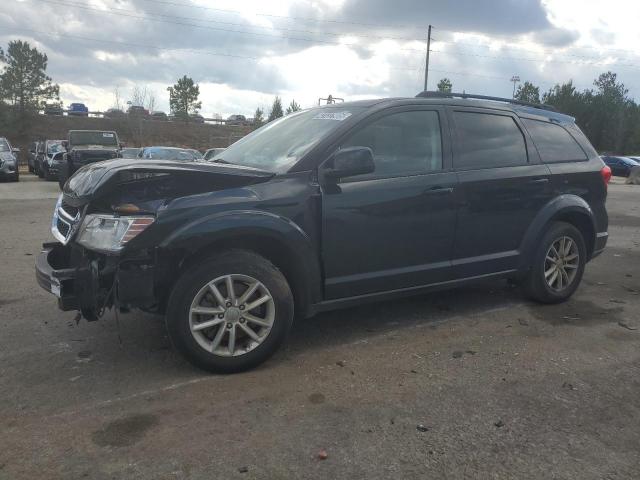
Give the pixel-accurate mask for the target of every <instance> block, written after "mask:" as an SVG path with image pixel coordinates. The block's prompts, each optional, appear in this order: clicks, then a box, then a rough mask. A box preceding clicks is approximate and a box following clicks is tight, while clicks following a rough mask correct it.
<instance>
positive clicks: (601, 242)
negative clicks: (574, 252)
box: [591, 232, 609, 258]
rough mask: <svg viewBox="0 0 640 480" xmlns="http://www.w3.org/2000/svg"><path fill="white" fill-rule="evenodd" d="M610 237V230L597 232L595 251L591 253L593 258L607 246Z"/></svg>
mask: <svg viewBox="0 0 640 480" xmlns="http://www.w3.org/2000/svg"><path fill="white" fill-rule="evenodd" d="M608 239H609V232H598V233H596V241H595V244H594V246H593V253H592V254H591V258H596V257H597V256H598V255H600V254H601V253H602V252H603V251H604V249H605V247H606V246H607V240H608Z"/></svg>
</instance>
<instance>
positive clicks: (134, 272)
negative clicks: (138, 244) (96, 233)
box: [36, 242, 157, 320]
mask: <svg viewBox="0 0 640 480" xmlns="http://www.w3.org/2000/svg"><path fill="white" fill-rule="evenodd" d="M154 271H155V269H154V262H153V259H151V258H149V257H134V258H120V257H116V256H106V255H101V254H97V253H95V252H91V251H89V250H86V249H84V248H82V247H80V246H78V245H75V244H67V245H63V244H62V243H59V242H52V243H45V244H44V245H43V249H42V252H41V253H40V254H39V255H38V257H37V258H36V279H37V281H38V284H39V285H40V286H41V287H42V288H43V289H44V290H46V291H48V292H49V293H51V294H53V295H54V296H56V297H57V299H58V307H59V308H60V309H61V310H64V311H69V310H79V311H80V312H82V314H83V316H84V317H85V318H87V319H88V320H94V319H97V318H99V317H100V315H101V314H102V312H103V311H104V310H105V308H111V307H113V306H116V307H119V308H136V307H137V308H144V309H152V308H153V307H154V305H156V304H157V301H156V298H155V295H154V291H155V289H154Z"/></svg>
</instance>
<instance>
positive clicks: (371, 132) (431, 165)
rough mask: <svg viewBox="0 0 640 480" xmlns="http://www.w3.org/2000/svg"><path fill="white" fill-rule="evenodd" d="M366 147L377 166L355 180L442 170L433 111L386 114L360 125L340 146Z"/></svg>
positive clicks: (437, 123) (439, 144)
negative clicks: (371, 153) (367, 123)
mask: <svg viewBox="0 0 640 480" xmlns="http://www.w3.org/2000/svg"><path fill="white" fill-rule="evenodd" d="M354 146H358V147H369V148H371V150H372V151H373V160H374V162H375V165H376V169H375V171H374V172H373V173H371V174H367V175H359V176H357V177H353V178H354V179H357V180H364V179H373V178H389V177H402V176H409V175H420V174H425V173H428V172H433V171H438V170H442V138H441V135H440V119H439V117H438V112H436V111H427V110H425V111H409V112H400V113H393V114H391V115H387V116H385V117H382V118H379V119H378V120H375V121H374V122H372V123H370V124H369V125H366V126H364V127H362V128H361V129H360V130H358V131H357V132H356V133H354V134H353V135H352V136H351V137H350V138H349V139H347V140H346V141H345V142H343V143H342V145H341V147H342V148H345V147H354Z"/></svg>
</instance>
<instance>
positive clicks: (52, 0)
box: [35, 0, 423, 52]
mask: <svg viewBox="0 0 640 480" xmlns="http://www.w3.org/2000/svg"><path fill="white" fill-rule="evenodd" d="M35 1H38V2H43V3H49V4H54V5H61V6H64V7H75V8H80V9H83V10H88V11H93V12H98V13H100V14H108V15H117V16H121V17H128V18H135V19H138V20H144V21H154V22H161V23H168V24H172V25H182V26H187V27H196V28H202V29H206V30H215V31H220V32H228V33H239V34H244V35H254V36H258V37H271V38H277V39H287V40H296V41H301V42H310V43H322V44H326V45H337V46H359V45H358V44H356V43H343V42H332V41H329V40H322V39H316V38H303V37H291V36H287V35H277V34H270V33H264V32H250V31H246V30H232V29H228V28H222V27H212V26H208V25H199V24H196V23H187V22H177V21H174V20H164V19H161V18H153V17H148V16H141V15H133V14H128V13H119V12H114V11H109V10H101V9H99V8H94V7H89V6H86V5H79V4H76V3H67V2H63V1H60V0H35ZM112 10H113V9H112ZM128 11H130V10H128ZM164 17H171V18H179V17H174V16H169V15H164ZM310 33H312V32H310ZM347 36H348V35H347ZM399 50H403V51H409V52H423V50H422V49H417V48H400V49H399Z"/></svg>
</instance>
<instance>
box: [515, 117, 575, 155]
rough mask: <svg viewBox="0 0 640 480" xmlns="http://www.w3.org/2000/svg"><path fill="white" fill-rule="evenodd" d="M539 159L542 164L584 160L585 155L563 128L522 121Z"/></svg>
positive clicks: (537, 121)
mask: <svg viewBox="0 0 640 480" xmlns="http://www.w3.org/2000/svg"><path fill="white" fill-rule="evenodd" d="M522 122H523V123H524V125H525V127H527V130H529V134H530V135H531V139H532V140H533V143H535V145H536V148H537V149H538V153H539V154H540V159H541V160H542V161H543V162H544V163H557V162H575V161H580V160H586V159H587V155H586V154H585V153H584V150H582V148H581V147H580V145H578V142H576V140H575V139H574V138H573V137H572V136H571V134H570V133H569V132H567V131H566V130H565V129H564V128H563V127H561V126H560V125H557V124H555V123H549V122H541V121H539V120H529V119H523V120H522Z"/></svg>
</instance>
